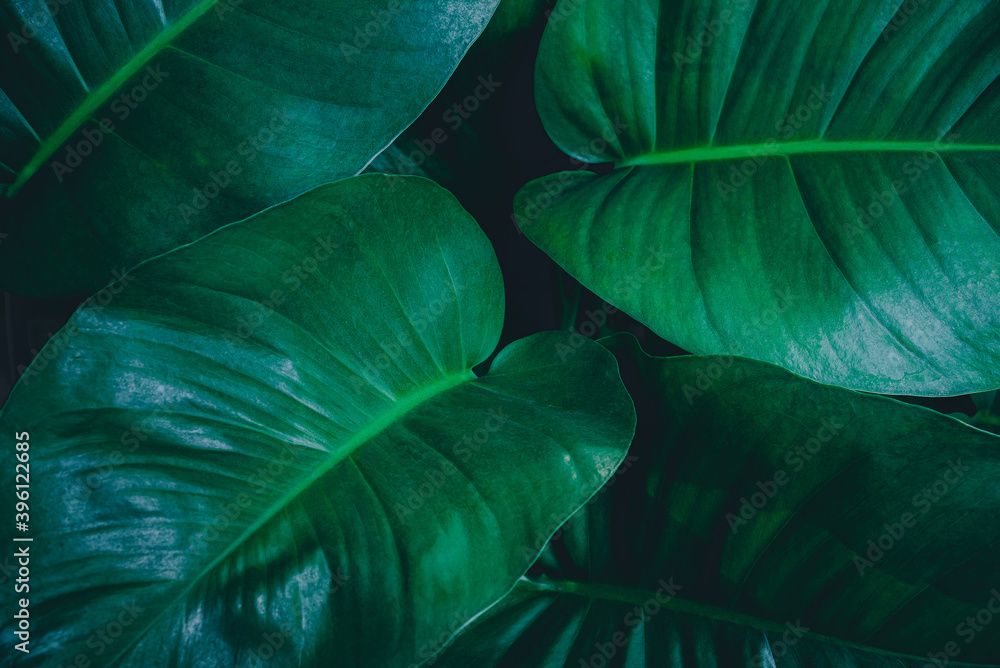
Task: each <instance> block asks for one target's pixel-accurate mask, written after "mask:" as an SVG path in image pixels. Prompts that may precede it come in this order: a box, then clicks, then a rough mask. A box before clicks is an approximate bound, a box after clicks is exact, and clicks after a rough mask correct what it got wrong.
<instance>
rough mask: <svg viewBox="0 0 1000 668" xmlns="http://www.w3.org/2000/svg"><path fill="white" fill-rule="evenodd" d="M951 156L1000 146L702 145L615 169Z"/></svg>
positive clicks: (635, 160) (870, 143)
mask: <svg viewBox="0 0 1000 668" xmlns="http://www.w3.org/2000/svg"><path fill="white" fill-rule="evenodd" d="M924 151H929V152H931V153H952V152H963V151H964V152H976V151H994V152H995V151H1000V145H993V144H958V143H949V142H946V141H922V142H921V141H823V140H821V139H814V140H808V141H797V142H787V143H779V142H772V143H769V144H745V145H742V146H701V147H698V148H687V149H681V150H677V151H663V152H659V153H647V154H646V155H640V156H637V157H635V158H629V159H628V160H623V161H621V162H619V163H616V164H615V167H634V166H637V165H671V164H677V163H685V162H711V161H717V160H740V159H746V158H751V159H752V158H761V157H768V156H772V155H776V156H786V155H805V154H813V153H884V152H893V153H923V152H924Z"/></svg>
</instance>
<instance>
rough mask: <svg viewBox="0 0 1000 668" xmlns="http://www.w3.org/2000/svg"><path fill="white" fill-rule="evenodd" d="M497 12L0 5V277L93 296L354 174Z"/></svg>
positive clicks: (235, 2)
mask: <svg viewBox="0 0 1000 668" xmlns="http://www.w3.org/2000/svg"><path fill="white" fill-rule="evenodd" d="M496 5H497V0H364V1H356V0H355V1H351V2H347V1H344V0H335V1H333V2H316V1H315V0H308V1H306V2H298V3H286V2H270V1H268V0H182V1H181V2H177V3H161V2H155V1H153V0H139V1H137V2H131V3H127V4H125V5H123V4H121V3H114V2H110V1H108V0H102V1H101V2H97V3H93V2H90V3H83V2H65V1H63V2H58V3H56V2H53V3H49V5H48V6H49V7H52V8H54V16H53V17H49V15H48V14H47V13H46V10H45V6H44V5H42V4H39V3H38V2H29V1H27V0H3V1H2V2H0V28H2V32H3V34H4V35H5V38H4V40H3V41H4V44H3V45H2V46H3V48H0V232H2V233H4V234H5V235H7V236H5V237H4V238H3V243H2V244H0V267H2V269H0V282H2V284H3V285H4V286H5V287H6V288H8V289H9V290H12V291H15V292H18V293H22V294H31V295H51V294H83V293H90V292H92V291H95V290H97V289H98V288H99V287H102V286H103V285H105V284H106V283H108V282H109V280H110V279H111V278H112V277H113V276H115V273H114V272H120V271H124V270H125V269H127V268H130V267H132V266H134V265H135V264H136V263H138V262H139V261H141V260H144V259H146V258H149V257H151V256H153V255H157V254H159V253H162V252H165V251H168V250H171V249H172V248H175V247H176V246H178V245H180V244H183V243H187V242H190V241H193V240H195V239H197V238H199V237H201V236H203V235H204V234H206V233H208V232H211V231H212V230H214V229H216V228H218V227H220V226H221V225H223V224H226V223H230V222H233V221H235V220H240V219H242V218H245V217H247V216H250V215H252V214H255V213H257V212H258V211H260V210H262V209H263V208H265V207H267V206H271V205H274V204H277V203H279V202H283V201H285V200H288V199H290V198H292V197H294V196H296V195H299V194H301V193H303V192H305V191H306V190H309V189H310V188H313V187H316V186H319V185H321V184H323V183H326V182H329V181H333V180H336V179H339V178H343V177H346V176H351V175H354V174H357V173H358V172H359V171H361V170H362V169H363V168H364V167H365V165H367V164H368V162H369V161H371V159H372V158H373V156H375V155H376V154H377V153H378V152H379V151H381V150H382V149H383V148H385V147H386V146H387V145H388V144H389V143H390V142H392V140H393V139H394V138H395V137H396V136H397V135H398V134H399V133H400V132H401V131H402V130H403V129H404V128H406V126H407V125H409V124H410V123H411V122H412V121H413V120H414V119H415V118H416V117H417V116H418V115H419V114H420V112H421V111H422V110H423V109H424V107H425V106H426V105H427V103H428V102H430V100H431V99H433V98H434V96H435V95H436V94H437V93H438V92H439V91H440V90H441V88H442V87H443V86H444V83H445V81H446V80H447V78H448V76H449V75H450V74H451V73H452V71H453V70H454V69H455V67H456V66H457V64H458V62H459V60H460V59H461V58H462V56H463V55H464V54H465V52H466V50H467V49H468V48H469V46H470V45H471V44H472V42H473V40H475V39H476V37H477V36H478V35H479V34H480V32H481V31H482V29H483V28H484V27H485V25H486V23H487V21H488V20H489V18H490V16H491V14H492V13H493V10H494V9H495V8H496ZM25 35H33V36H32V37H31V38H30V39H26V38H25ZM8 42H9V43H8Z"/></svg>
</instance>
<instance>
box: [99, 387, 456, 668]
mask: <svg viewBox="0 0 1000 668" xmlns="http://www.w3.org/2000/svg"><path fill="white" fill-rule="evenodd" d="M475 378H476V375H475V374H474V373H473V372H472V371H467V372H466V373H464V374H460V375H455V376H446V377H445V378H442V379H441V380H438V381H436V382H434V383H430V384H428V385H426V386H425V387H422V388H420V389H419V390H417V391H416V392H414V393H412V394H410V395H408V396H405V397H403V398H401V399H399V400H398V401H396V402H395V403H394V404H392V406H391V407H390V408H389V409H388V410H386V411H385V412H384V413H381V414H379V415H377V416H376V417H375V418H374V419H373V420H371V421H370V422H369V423H367V424H366V425H364V426H363V427H361V428H360V429H359V430H358V431H357V432H356V433H355V434H354V435H353V436H351V437H350V438H349V439H347V441H345V442H344V443H343V444H342V445H340V446H339V447H338V448H337V449H336V451H335V452H333V453H331V454H330V457H329V458H327V459H326V460H325V461H324V462H323V463H322V464H320V465H318V466H316V467H315V468H314V469H313V470H312V471H310V472H309V474H308V475H306V476H304V477H303V478H302V479H300V480H299V481H298V482H296V484H295V485H294V486H293V487H292V488H291V489H290V490H289V491H287V492H286V493H285V494H284V495H282V496H281V498H279V499H278V500H277V501H275V502H274V503H273V504H271V506H270V507H269V508H268V509H267V510H266V511H264V513H262V514H261V516H260V517H258V518H257V519H256V520H255V521H254V522H253V523H252V524H251V525H250V526H248V527H247V528H246V529H244V530H243V533H241V534H240V535H239V536H238V537H237V538H236V539H235V540H233V541H232V542H231V543H230V544H229V545H227V546H226V549H224V550H223V551H222V552H220V553H219V555H218V556H217V557H215V559H213V560H212V561H211V562H210V563H209V564H208V565H207V566H205V568H203V569H202V570H201V572H199V573H198V575H196V576H195V577H193V578H191V579H190V580H189V582H188V584H187V586H186V587H184V589H182V590H181V591H180V593H178V594H177V595H176V596H175V597H174V600H175V601H179V600H182V599H183V598H184V597H185V596H187V595H188V594H189V593H191V591H192V590H193V589H194V588H195V586H196V585H197V584H198V582H200V581H201V579H202V578H204V577H205V576H206V575H208V574H209V573H211V572H212V571H213V570H215V568H216V567H217V566H218V565H219V564H221V563H222V562H223V561H224V560H225V559H226V558H227V557H229V555H231V554H232V553H233V552H234V551H235V550H236V549H237V548H239V547H240V546H241V545H243V544H244V543H246V542H247V540H249V539H250V537H251V536H252V535H253V534H255V533H256V532H257V531H259V530H260V529H261V527H263V526H264V525H265V524H267V523H268V522H269V521H271V520H272V519H274V517H276V516H277V515H278V513H280V512H281V511H282V510H284V509H285V508H286V507H287V506H288V505H289V504H290V503H291V502H292V501H293V500H295V498H296V497H298V496H299V495H300V494H302V493H303V492H305V491H306V490H307V489H309V488H310V487H311V486H312V485H313V484H314V483H315V482H316V481H318V480H319V479H320V478H322V477H323V476H324V475H326V474H327V473H329V472H330V471H331V470H333V468H334V467H335V466H337V464H339V463H341V462H342V461H344V460H345V459H347V458H348V457H350V456H351V455H352V454H354V452H355V451H356V450H357V449H358V448H360V447H361V446H362V445H364V444H365V443H367V442H368V441H370V440H371V439H373V438H375V437H376V436H378V435H379V434H381V433H382V432H383V431H385V430H386V429H388V428H389V427H391V426H392V425H394V424H396V423H397V422H398V421H399V420H400V419H402V418H403V416H404V415H406V414H407V413H409V412H410V411H412V410H413V409H415V408H417V407H418V406H420V405H422V404H424V403H425V402H427V401H429V400H431V399H433V398H434V397H436V396H438V395H439V394H442V393H444V392H447V391H448V390H450V389H452V388H455V387H458V386H459V385H462V384H464V383H467V382H469V381H471V380H474V379H475ZM170 607H171V606H169V605H167V606H164V607H163V609H162V610H161V611H160V613H159V614H158V615H156V616H155V617H154V618H153V619H151V620H150V621H149V623H148V624H146V625H145V626H143V627H142V629H140V630H139V631H138V632H137V633H136V634H135V635H134V636H132V639H131V640H130V641H129V642H128V643H125V645H124V646H123V647H122V649H121V651H119V652H118V654H116V655H115V656H114V657H113V658H112V659H111V660H110V661H109V662H108V665H109V666H111V665H114V664H115V663H116V662H117V661H118V660H119V659H120V658H121V657H122V656H124V655H125V653H126V652H127V651H128V650H129V649H131V648H132V647H133V646H134V645H135V643H137V642H138V641H139V639H140V638H142V637H143V636H144V635H145V634H146V632H148V631H149V630H150V629H151V628H153V627H154V626H155V625H156V624H157V622H159V621H160V619H161V618H162V617H163V616H164V615H165V614H167V611H168V610H169V609H170Z"/></svg>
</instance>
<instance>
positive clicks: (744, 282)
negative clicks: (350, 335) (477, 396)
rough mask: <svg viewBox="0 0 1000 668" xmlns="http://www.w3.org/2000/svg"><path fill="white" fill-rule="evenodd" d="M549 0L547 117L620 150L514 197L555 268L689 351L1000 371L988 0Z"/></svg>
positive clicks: (943, 383)
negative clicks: (554, 13) (599, 166)
mask: <svg viewBox="0 0 1000 668" xmlns="http://www.w3.org/2000/svg"><path fill="white" fill-rule="evenodd" d="M560 6H561V7H562V8H563V11H562V16H563V18H562V20H560V21H558V22H556V21H550V22H549V24H548V27H547V28H546V32H545V36H544V37H543V40H542V45H541V48H540V52H539V57H538V62H537V69H536V82H535V83H536V95H537V105H538V109H539V112H540V113H541V116H542V121H543V123H544V124H545V127H546V129H547V131H548V132H549V134H550V136H551V137H552V138H553V140H554V141H555V142H556V143H557V144H558V145H559V146H560V147H561V148H562V149H563V150H564V151H566V152H567V153H569V154H571V155H573V156H575V157H577V158H579V159H581V160H584V161H587V162H607V161H611V162H614V163H615V169H614V170H613V171H612V172H611V173H610V174H607V175H605V176H595V175H593V174H589V173H586V172H582V171H581V172H563V173H560V174H555V175H552V176H549V177H544V178H542V179H539V180H537V181H534V182H532V183H531V184H529V185H528V186H527V187H525V188H524V189H523V190H522V191H521V192H520V194H519V196H518V199H517V203H516V206H515V212H516V215H517V217H518V222H519V225H520V227H521V229H522V230H523V231H524V232H525V233H526V234H527V235H528V236H529V237H530V238H531V239H532V240H533V241H534V242H535V243H537V244H538V245H539V246H540V247H541V248H542V249H543V250H544V251H546V252H547V253H548V254H549V255H551V256H552V257H553V258H554V259H555V260H556V261H557V262H559V263H560V264H561V265H562V266H563V267H564V268H566V269H567V271H569V272H570V273H572V274H573V275H574V276H576V277H577V278H579V279H580V280H581V281H582V282H583V283H584V284H585V285H586V286H587V287H589V288H591V289H592V290H594V291H595V292H597V293H598V294H599V295H601V296H602V297H604V298H605V299H607V300H608V301H610V302H611V303H613V304H614V305H615V306H618V307H620V308H622V309H624V310H625V311H627V312H628V313H630V314H631V315H633V316H635V317H636V318H638V319H639V320H641V321H642V322H644V323H645V324H647V325H648V326H650V327H651V328H652V329H653V330H654V331H656V332H657V333H658V334H660V335H661V336H663V337H664V338H666V339H668V340H670V341H672V342H674V343H676V344H678V345H679V346H681V347H682V348H684V349H686V350H690V351H692V352H695V353H699V354H719V353H722V354H727V353H729V354H731V353H735V354H740V355H743V356H747V357H752V358H755V359H760V360H764V361H768V362H772V363H775V364H779V365H781V366H784V367H786V368H788V369H791V370H792V371H795V372H797V373H800V374H802V375H805V376H807V377H810V378H813V379H817V380H820V381H822V382H826V383H831V384H837V385H841V386H845V387H850V388H855V389H862V390H869V391H876V392H884V393H891V394H918V395H937V394H963V393H968V392H975V391H980V390H985V389H994V388H996V387H998V386H1000V346H998V345H997V338H998V334H1000V309H998V307H997V304H998V302H997V299H996V296H997V294H998V293H1000V239H998V236H997V232H998V230H1000V200H998V199H997V193H998V192H1000V160H998V156H1000V154H998V152H997V151H998V147H1000V125H998V124H997V122H996V117H997V114H998V111H1000V82H998V81H997V74H998V72H1000V3H998V2H995V0H963V1H961V2H955V1H953V0H921V1H920V2H917V1H916V0H911V1H907V2H904V1H903V0H808V1H806V0H745V1H741V2H733V3H719V2H711V1H710V0H625V1H624V2H622V3H606V2H592V1H588V0H560ZM557 10H558V7H557Z"/></svg>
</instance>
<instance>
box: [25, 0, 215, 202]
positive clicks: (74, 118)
mask: <svg viewBox="0 0 1000 668" xmlns="http://www.w3.org/2000/svg"><path fill="white" fill-rule="evenodd" d="M217 1H218V0H201V2H199V3H198V4H196V5H195V6H194V7H192V8H191V10H190V11H189V12H188V13H187V14H185V15H184V16H182V17H181V18H180V19H179V20H178V21H177V22H175V23H174V24H173V25H171V26H170V27H168V28H167V29H166V30H164V31H163V32H161V33H160V34H159V35H157V36H156V38H155V39H154V40H153V41H151V42H150V43H149V44H147V45H146V46H145V47H143V49H142V50H141V51H139V53H137V54H135V55H134V56H132V59H131V60H129V61H128V62H127V63H125V66H124V67H122V68H121V69H120V70H118V71H117V72H115V74H114V75H113V76H112V77H111V78H110V79H108V80H107V81H105V82H104V83H103V84H101V86H100V87H99V88H98V89H97V90H95V91H93V92H92V93H90V94H89V95H87V97H86V98H84V100H83V103H82V104H81V105H80V106H79V107H77V108H76V110H75V111H74V112H73V113H72V114H70V116H69V117H68V118H67V119H66V120H65V121H63V122H62V124H61V125H60V126H59V127H58V128H57V129H56V131H55V132H53V133H52V134H51V135H49V137H48V138H46V139H45V141H43V142H42V143H41V144H39V145H38V148H37V149H36V150H35V154H34V155H33V156H31V160H29V161H28V162H27V164H25V165H24V168H23V169H21V171H20V172H19V173H18V175H17V178H16V179H15V180H14V182H13V183H12V184H11V185H10V188H8V189H7V193H6V194H7V197H8V198H10V197H13V196H14V195H16V194H17V192H18V191H19V190H20V189H21V187H22V186H23V185H24V184H25V183H27V181H28V179H30V178H31V177H32V176H34V175H35V173H36V172H37V171H38V170H39V169H40V168H41V167H42V165H44V164H45V162H46V161H47V160H48V159H49V158H51V157H52V155H53V154H54V153H55V152H56V151H58V150H59V147H60V146H62V145H63V144H64V143H66V141H67V140H68V139H69V138H70V137H72V136H73V133H74V132H76V131H77V130H79V129H80V127H81V126H82V125H83V124H84V123H86V122H87V120H88V119H89V118H90V117H91V115H92V114H93V113H94V112H95V111H97V110H98V109H99V108H100V107H101V106H102V105H103V104H104V103H105V102H107V101H108V100H110V99H111V97H112V96H113V95H114V94H115V93H116V92H117V91H118V89H119V88H121V87H122V86H123V85H124V84H125V82H126V81H128V80H129V79H130V78H132V76H133V75H134V74H136V73H138V72H139V71H140V70H142V68H143V67H145V66H146V65H147V64H148V63H149V61H150V60H152V59H153V57H154V56H156V54H158V53H159V52H160V51H162V50H163V49H164V47H166V46H167V45H168V44H170V42H172V41H173V40H174V38H175V37H177V36H178V35H180V34H181V33H182V32H184V31H185V30H187V28H188V27H190V26H191V24H192V23H194V22H195V21H197V20H198V19H199V18H201V17H202V15H204V14H205V12H207V11H208V10H210V9H211V8H212V7H213V6H214V5H215V3H216V2H217Z"/></svg>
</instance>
